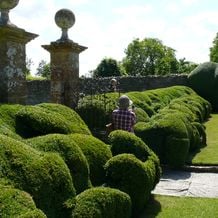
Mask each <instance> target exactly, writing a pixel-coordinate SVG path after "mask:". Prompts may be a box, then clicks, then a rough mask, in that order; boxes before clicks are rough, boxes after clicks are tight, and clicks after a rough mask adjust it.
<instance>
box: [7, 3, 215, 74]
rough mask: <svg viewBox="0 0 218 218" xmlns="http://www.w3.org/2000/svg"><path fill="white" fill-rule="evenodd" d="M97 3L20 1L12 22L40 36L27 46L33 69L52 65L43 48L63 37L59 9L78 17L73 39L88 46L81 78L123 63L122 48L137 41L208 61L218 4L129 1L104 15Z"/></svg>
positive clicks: (71, 33)
mask: <svg viewBox="0 0 218 218" xmlns="http://www.w3.org/2000/svg"><path fill="white" fill-rule="evenodd" d="M99 2H100V0H92V1H91V0H65V1H62V0H46V1H44V0H30V1H24V0H20V3H19V4H18V6H17V7H16V8H15V9H13V10H12V11H11V13H10V17H11V21H12V22H13V23H14V24H16V25H17V26H18V27H21V28H24V29H25V30H26V31H29V32H32V33H36V34H39V37H38V38H36V39H35V40H33V41H31V42H29V43H28V44H27V56H28V57H30V58H32V59H33V61H34V62H35V67H36V66H37V65H38V62H39V61H40V60H41V59H45V60H47V61H49V53H48V52H47V51H45V50H44V49H43V48H41V45H43V44H50V42H51V41H55V40H57V39H59V38H60V36H61V30H60V29H59V28H58V27H57V26H56V24H55V21H54V16H55V13H56V12H57V11H58V10H59V9H61V8H68V9H71V10H72V11H73V12H74V14H75V16H76V23H75V25H74V26H73V27H72V28H71V29H70V30H69V33H68V34H69V37H70V38H71V39H72V40H73V41H75V42H76V43H79V44H81V45H84V46H87V47H88V49H87V50H85V51H84V52H82V53H81V54H80V72H81V73H82V74H86V73H87V72H88V71H89V70H93V69H95V68H96V67H97V64H99V63H100V61H101V60H102V59H103V58H104V57H112V58H115V59H117V60H121V59H122V58H123V56H124V49H125V48H127V45H128V44H129V43H130V42H131V41H132V40H133V39H134V38H140V39H143V38H145V37H153V38H158V39H160V40H162V41H163V43H164V44H166V45H168V46H170V47H172V48H174V49H176V50H177V55H178V57H181V58H182V57H186V59H187V60H191V61H194V62H202V61H203V60H205V61H206V60H208V52H209V47H210V46H211V43H212V40H213V38H214V37H215V35H216V32H217V30H218V23H217V20H218V14H217V8H218V4H213V6H212V7H210V5H209V4H206V5H204V7H203V6H202V7H196V5H198V6H201V4H203V0H178V1H176V2H175V1H170V0H165V1H163V2H162V1H160V2H159V1H158V3H157V1H149V2H147V3H143V4H142V3H141V2H142V1H140V0H134V3H133V1H128V0H126V1H124V3H123V5H122V3H121V2H117V1H115V0H110V2H109V3H110V4H109V3H108V2H107V7H108V8H106V9H105V13H104V11H99V9H98V4H99ZM129 2H131V3H129ZM93 5H96V6H95V7H93ZM102 5H104V4H103V3H102ZM102 5H101V7H102Z"/></svg>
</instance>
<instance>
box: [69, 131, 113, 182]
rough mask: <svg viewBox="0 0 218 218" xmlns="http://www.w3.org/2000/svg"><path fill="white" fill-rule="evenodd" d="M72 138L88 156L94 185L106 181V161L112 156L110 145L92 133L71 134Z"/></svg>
mask: <svg viewBox="0 0 218 218" xmlns="http://www.w3.org/2000/svg"><path fill="white" fill-rule="evenodd" d="M69 137H70V139H71V140H72V141H74V142H76V143H77V145H78V146H79V147H80V148H81V150H82V152H83V154H84V155H85V157H86V158H87V161H88V163H89V168H90V179H91V183H92V184H93V185H94V186H98V185H102V184H103V183H104V181H105V171H104V165H105V163H106V162H107V161H108V160H109V159H110V158H111V157H112V153H111V150H110V147H109V146H108V145H107V144H105V143H104V142H102V141H101V140H99V139H97V138H95V137H94V136H91V135H84V134H78V133H75V134H71V135H69Z"/></svg>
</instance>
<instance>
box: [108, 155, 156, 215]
mask: <svg viewBox="0 0 218 218" xmlns="http://www.w3.org/2000/svg"><path fill="white" fill-rule="evenodd" d="M105 171H106V185H107V186H109V187H111V188H116V189H119V190H121V191H123V192H125V193H127V194H128V195H129V196H130V197H131V201H132V210H133V214H134V215H137V214H139V213H140V212H141V211H142V209H143V208H144V206H145V204H146V202H147V201H148V199H149V197H150V194H151V190H152V189H153V184H154V181H155V164H154V162H153V161H152V160H150V159H148V160H147V161H145V162H142V161H140V160H139V159H138V158H136V157H135V155H133V154H119V155H116V156H114V157H112V158H111V159H110V160H109V161H108V162H107V163H106V165H105Z"/></svg>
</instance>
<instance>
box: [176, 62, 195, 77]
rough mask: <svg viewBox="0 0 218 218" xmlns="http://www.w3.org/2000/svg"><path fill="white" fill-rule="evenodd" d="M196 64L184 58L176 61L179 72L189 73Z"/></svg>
mask: <svg viewBox="0 0 218 218" xmlns="http://www.w3.org/2000/svg"><path fill="white" fill-rule="evenodd" d="M197 66H198V64H196V63H194V62H191V61H187V60H186V59H185V58H182V59H179V61H178V73H179V74H189V73H190V72H191V71H193V70H194V69H195V68H196V67H197Z"/></svg>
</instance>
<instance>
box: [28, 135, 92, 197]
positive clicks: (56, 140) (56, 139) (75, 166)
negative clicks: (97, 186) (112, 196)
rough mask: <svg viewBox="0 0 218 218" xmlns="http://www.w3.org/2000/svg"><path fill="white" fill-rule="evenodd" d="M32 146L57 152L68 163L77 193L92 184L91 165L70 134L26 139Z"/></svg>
mask: <svg viewBox="0 0 218 218" xmlns="http://www.w3.org/2000/svg"><path fill="white" fill-rule="evenodd" d="M26 143H27V144H28V145H30V146H31V147H33V148H35V149H37V150H40V151H45V152H57V153H59V154H60V156H61V157H62V158H63V160H64V161H65V163H66V164H67V166H68V168H69V170H70V173H71V176H72V178H73V184H74V187H75V189H76V193H77V194H78V193H80V192H82V191H84V190H85V189H87V188H89V187H90V186H91V182H90V179H89V165H88V162H87V160H86V157H85V156H84V154H83V152H82V150H81V149H80V147H79V146H78V145H77V143H76V142H74V141H73V140H72V139H71V138H70V137H69V136H68V135H63V134H49V135H45V136H38V137H34V138H31V139H28V140H26Z"/></svg>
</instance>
